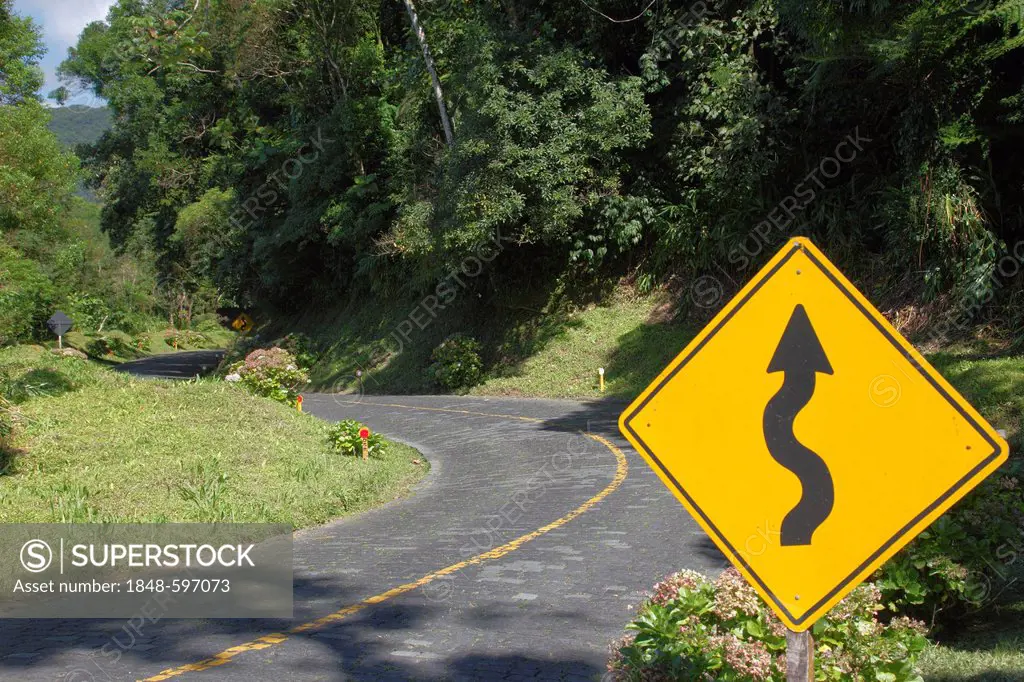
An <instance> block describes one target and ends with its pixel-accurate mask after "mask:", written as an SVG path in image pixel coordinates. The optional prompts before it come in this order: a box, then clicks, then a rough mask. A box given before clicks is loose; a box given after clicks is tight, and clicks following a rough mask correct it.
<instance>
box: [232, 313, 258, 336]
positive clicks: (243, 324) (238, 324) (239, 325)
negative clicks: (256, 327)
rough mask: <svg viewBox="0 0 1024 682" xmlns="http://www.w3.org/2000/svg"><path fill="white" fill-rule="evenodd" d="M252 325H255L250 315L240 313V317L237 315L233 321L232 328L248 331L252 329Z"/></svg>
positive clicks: (238, 330)
mask: <svg viewBox="0 0 1024 682" xmlns="http://www.w3.org/2000/svg"><path fill="white" fill-rule="evenodd" d="M252 326H253V321H252V318H251V317H249V315H248V314H247V313H240V314H239V315H238V317H236V318H235V319H234V320H233V321H232V322H231V328H232V329H234V330H235V331H237V332H247V331H249V330H250V329H252Z"/></svg>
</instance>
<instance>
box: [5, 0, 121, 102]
mask: <svg viewBox="0 0 1024 682" xmlns="http://www.w3.org/2000/svg"><path fill="white" fill-rule="evenodd" d="M115 2H116V0H14V9H15V11H16V12H18V13H19V14H22V15H26V16H31V17H32V18H33V19H35V20H36V23H38V24H39V25H40V26H41V27H42V31H43V42H44V43H45V44H46V48H47V52H46V56H45V57H43V60H42V63H41V64H40V66H42V67H43V71H44V72H45V73H46V85H45V86H44V87H43V94H46V93H47V92H49V91H50V90H52V89H53V88H55V87H57V86H58V85H59V83H58V82H57V77H56V75H55V72H56V70H57V66H58V65H59V64H60V63H61V62H62V61H64V58H65V57H66V56H67V54H68V48H69V47H72V46H73V45H74V44H75V43H77V42H78V36H79V34H81V33H82V29H84V28H85V27H86V26H88V25H89V24H90V23H92V22H94V21H99V20H101V19H105V18H106V16H107V10H109V9H110V7H111V5H113V4H114V3H115ZM85 97H86V99H82V98H76V99H75V100H74V101H76V102H78V103H94V102H93V101H92V100H93V99H94V98H92V97H90V96H85Z"/></svg>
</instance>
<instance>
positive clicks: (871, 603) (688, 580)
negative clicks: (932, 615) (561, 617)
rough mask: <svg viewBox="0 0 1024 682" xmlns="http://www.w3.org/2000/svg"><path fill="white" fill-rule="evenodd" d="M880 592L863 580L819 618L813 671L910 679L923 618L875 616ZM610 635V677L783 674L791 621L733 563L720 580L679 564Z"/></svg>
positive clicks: (826, 675) (650, 680) (892, 681)
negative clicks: (614, 638)
mask: <svg viewBox="0 0 1024 682" xmlns="http://www.w3.org/2000/svg"><path fill="white" fill-rule="evenodd" d="M880 598H881V595H880V593H879V591H878V588H876V587H875V586H874V585H871V584H864V585H861V586H860V587H858V588H857V589H856V590H854V591H853V592H852V593H851V594H850V596H848V597H847V598H846V599H844V600H843V601H841V602H840V603H839V604H838V605H836V606H835V608H833V609H832V610H831V611H830V612H829V613H828V615H827V616H825V617H824V618H822V619H821V620H820V621H818V622H817V623H815V625H814V627H813V630H812V633H813V635H814V642H815V660H814V666H815V679H817V680H856V681H865V682H866V681H868V680H871V681H875V680H886V681H887V682H913V681H919V680H920V679H921V676H920V674H919V673H918V671H917V667H916V661H917V658H918V656H919V655H920V653H921V651H922V650H923V649H924V648H925V646H927V643H928V641H927V639H926V638H925V631H926V629H925V626H924V624H923V623H921V622H919V621H915V620H911V619H909V618H906V617H901V618H897V619H895V620H893V621H892V622H891V623H889V624H888V625H883V624H882V623H880V622H879V621H878V619H877V618H876V615H875V614H876V612H877V611H879V610H881V608H882V607H881V605H880V604H879V601H880ZM627 629H629V630H632V631H633V633H631V634H629V635H627V636H626V637H624V638H623V639H622V640H620V641H619V642H617V643H615V644H614V645H613V651H612V658H611V660H610V661H609V663H608V670H609V673H610V676H611V678H612V679H615V680H622V681H626V680H629V681H633V680H636V681H640V680H643V681H644V682H654V681H660V680H665V681H666V682H667V681H669V680H724V681H738V680H754V681H763V680H771V681H773V682H775V681H778V682H782V681H784V680H785V679H786V628H785V626H784V625H783V624H782V623H781V622H780V621H779V620H778V619H777V618H776V617H775V616H774V614H772V613H771V611H769V609H768V608H767V607H766V606H765V605H764V603H763V602H762V601H761V599H760V598H759V597H758V596H757V593H756V592H754V590H753V588H751V587H750V586H749V585H748V584H747V582H746V581H745V580H744V579H743V577H742V576H741V575H740V574H739V572H737V571H736V570H735V569H733V568H730V569H728V570H726V571H725V572H723V573H722V575H721V576H719V577H718V579H717V580H709V579H707V578H705V577H704V576H703V575H701V574H699V573H696V572H694V571H681V572H679V573H676V574H674V575H671V576H668V577H667V578H666V579H665V580H664V581H662V582H660V583H658V584H657V585H655V586H654V594H653V595H651V596H650V598H649V599H648V600H647V601H646V602H644V603H643V604H642V605H641V607H640V611H639V613H638V614H637V617H636V618H635V619H634V620H633V622H631V623H630V624H629V625H628V626H627Z"/></svg>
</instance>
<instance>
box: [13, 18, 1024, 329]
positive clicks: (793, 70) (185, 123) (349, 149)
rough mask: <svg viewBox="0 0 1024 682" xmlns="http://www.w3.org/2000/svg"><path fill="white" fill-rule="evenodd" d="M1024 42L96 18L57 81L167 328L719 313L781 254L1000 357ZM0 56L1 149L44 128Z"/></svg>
mask: <svg viewBox="0 0 1024 682" xmlns="http://www.w3.org/2000/svg"><path fill="white" fill-rule="evenodd" d="M8 4H9V3H8ZM6 14H7V16H6V17H5V19H4V26H5V29H4V30H5V31H8V32H10V31H12V30H23V29H25V24H26V20H23V19H19V18H17V17H14V16H11V15H10V12H9V10H6ZM1022 16H1024V3H1022V2H1020V0H1015V1H1004V2H984V3H966V4H965V3H964V2H962V1H959V0H932V1H927V2H913V3H909V2H891V1H889V0H857V1H855V2H850V3H845V2H836V1H834V0H816V1H814V2H802V1H800V2H798V1H796V0H771V1H765V2H711V1H709V2H704V1H700V2H696V3H690V2H675V1H673V0H654V1H653V2H650V3H636V2H627V1H625V0H602V1H601V2H597V3H594V2H589V3H584V2H582V1H578V2H558V3H552V2H548V1H547V0H485V1H481V2H430V3H426V2H424V3H421V4H419V5H417V4H415V3H414V2H413V1H412V0H381V1H375V2H364V1H363V0H251V1H249V2H237V1H235V0H196V1H189V2H184V1H178V0H120V2H118V3H117V4H116V5H114V6H113V7H112V9H111V11H110V13H109V16H108V17H107V20H106V21H104V22H97V23H94V24H91V25H89V26H88V27H87V28H86V29H85V31H84V32H83V33H82V35H81V38H80V40H79V42H78V44H77V45H76V46H75V47H74V48H72V49H71V50H70V53H69V55H68V58H67V59H66V60H65V61H64V62H63V64H62V65H61V67H60V75H61V77H62V79H63V81H64V83H65V85H66V86H67V87H68V88H69V90H70V92H72V93H74V92H76V91H81V90H83V89H87V90H89V91H91V92H92V93H94V94H95V95H96V96H99V97H102V98H104V99H105V100H106V101H107V102H109V106H110V109H111V112H112V113H113V116H114V120H113V126H112V128H111V129H110V130H109V131H108V132H107V133H105V134H104V135H103V136H102V138H101V139H100V140H99V141H98V142H97V143H96V144H94V145H92V146H91V147H89V148H88V149H87V150H84V151H83V156H84V158H83V170H84V173H85V174H86V175H87V177H88V179H89V182H90V183H91V184H92V186H93V187H94V188H95V189H96V191H97V192H98V195H99V196H100V198H101V199H102V201H103V209H102V228H103V230H104V231H105V232H106V234H107V235H109V237H110V239H111V240H112V243H113V245H114V246H115V248H116V249H117V252H118V253H120V254H133V255H134V256H135V257H143V258H146V259H151V263H152V266H153V267H154V268H155V273H156V274H155V277H156V278H157V280H158V284H159V290H160V292H161V297H162V300H164V301H166V302H170V303H172V304H173V305H177V306H188V308H189V310H192V309H197V310H198V309H203V308H210V307H212V306H214V305H217V304H223V303H224V302H234V303H235V304H239V305H244V306H254V307H257V308H261V309H265V310H274V309H285V310H294V309H295V308H296V304H297V303H298V305H299V307H311V308H313V307H316V306H318V305H323V304H324V303H331V304H335V305H336V304H337V303H338V302H340V301H345V300H349V299H351V298H353V297H360V298H361V299H363V300H382V299H394V298H396V297H414V296H421V295H424V294H428V295H429V294H433V295H434V296H436V298H437V299H438V301H439V302H440V304H442V305H443V304H444V303H445V302H446V301H448V300H450V299H453V298H455V295H456V292H461V291H462V290H468V291H469V292H470V293H472V294H473V295H472V296H466V297H464V298H465V300H467V301H472V302H473V305H475V306H478V307H481V308H487V307H488V306H492V307H493V306H494V305H496V304H497V302H503V303H504V304H507V303H508V302H509V300H510V298H511V299H514V298H515V292H519V291H526V290H533V289H537V288H540V289H546V290H549V291H553V290H556V289H558V288H559V287H562V286H566V285H571V286H572V287H573V288H585V287H586V286H587V283H599V282H602V281H608V280H610V279H614V278H618V277H622V276H626V277H628V278H629V280H630V281H632V282H634V283H635V284H636V285H637V286H638V287H639V289H640V290H648V289H650V288H652V287H654V286H657V285H659V284H661V283H664V282H671V281H684V282H688V281H693V280H694V279H695V278H698V277H699V276H701V275H702V274H705V273H709V274H711V275H712V276H714V277H716V278H718V279H719V280H720V281H721V282H722V283H723V284H724V286H725V287H726V288H727V289H728V288H735V287H737V286H738V285H739V284H741V283H742V282H743V281H744V280H745V279H746V278H747V277H749V276H750V274H752V270H751V268H752V267H753V266H755V265H757V264H759V263H761V262H763V261H764V260H765V259H766V258H767V257H768V256H769V255H770V254H771V253H772V252H773V251H774V250H775V249H776V248H778V246H780V245H781V244H782V243H783V241H784V240H785V238H786V237H788V236H790V235H793V234H798V233H802V234H806V235H807V236H810V237H812V238H813V239H815V240H816V241H817V242H818V243H819V244H820V245H821V246H823V247H824V248H825V249H826V250H827V251H828V253H829V254H830V255H831V256H832V257H833V258H834V259H835V260H837V261H838V262H839V263H840V264H841V265H842V266H843V267H845V268H847V269H848V270H849V271H851V272H852V273H853V274H854V276H855V277H856V278H857V279H858V281H859V282H861V283H862V285H864V286H866V287H867V288H869V289H870V291H869V294H870V295H871V296H872V297H873V298H875V299H876V300H877V301H879V302H880V303H881V304H882V305H883V306H887V307H889V308H896V307H898V306H901V305H906V304H913V305H924V306H926V307H927V306H931V308H932V309H933V310H934V311H936V312H940V313H943V314H945V315H947V316H948V317H947V319H948V320H953V321H955V322H956V324H957V326H958V327H963V326H965V325H964V322H965V321H966V322H967V323H969V324H976V323H979V322H983V321H986V320H990V319H995V320H997V321H998V322H999V323H1000V325H1001V326H1002V327H1003V328H1005V329H1006V330H1007V331H1008V332H1010V333H1012V332H1013V331H1014V330H1016V329H1017V327H1018V326H1019V325H1020V324H1021V322H1022V320H1021V315H1020V313H1019V310H1020V306H1019V305H1016V303H1017V302H1018V301H1019V296H1020V287H1019V286H1018V279H1019V278H1018V277H1017V273H1018V271H1019V269H1020V264H1019V259H1020V258H1021V257H1022V256H1024V245H1021V244H1019V243H1018V240H1019V239H1021V238H1022V237H1024V229H1022V201H1024V196H1022V189H1024V187H1022V180H1024V177H1022V164H1021V163H1020V161H1019V159H1020V156H1019V154H1018V153H1017V150H1018V145H1019V144H1020V141H1021V132H1022V130H1024V128H1022V126H1021V123H1022V117H1024V87H1022V86H1024V83H1022V69H1021V55H1022V52H1021V49H1020V48H1021V46H1022V43H1024V34H1022V33H1021V28H1022ZM414 25H415V26H416V27H417V29H416V30H414V29H413V26H414ZM19 27H20V29H19ZM4 44H6V45H7V47H6V48H5V49H11V48H12V45H13V47H14V49H16V50H17V49H20V50H21V55H20V57H19V58H20V59H21V61H22V64H24V65H26V66H25V74H29V75H25V74H19V73H17V72H12V73H11V74H10V75H9V76H8V75H6V74H5V80H4V82H3V89H4V94H3V95H2V97H3V101H4V104H5V105H7V106H5V107H4V109H5V111H4V118H5V119H6V120H7V123H6V124H5V125H7V126H16V125H17V126H21V130H28V129H30V128H31V127H32V126H33V125H36V124H38V122H39V121H41V120H43V119H44V118H45V117H46V114H45V112H44V111H43V110H42V108H41V107H39V106H38V105H37V103H35V102H34V101H33V97H32V93H35V92H36V91H37V89H38V86H39V83H38V82H36V81H34V80H33V78H34V76H33V75H31V73H30V72H32V68H31V64H32V63H33V59H37V57H38V54H36V53H34V52H33V51H32V48H31V47H30V48H28V49H26V48H25V45H24V44H18V45H14V44H13V43H12V42H11V41H10V40H6V41H5V42H4ZM15 112H17V113H15ZM4 138H5V139H7V140H10V139H11V137H10V136H9V135H6V134H5V136H4ZM8 144H10V143H8ZM40 144H42V142H40ZM46 144H51V142H47V143H46ZM17 146H18V148H19V149H22V150H24V149H25V146H24V144H23V143H22V142H20V141H19V144H18V145H17ZM5 153H10V152H5ZM32 153H34V154H40V155H43V154H41V152H40V150H35V151H33V152H32ZM45 157H46V159H47V162H48V163H50V164H57V163H58V160H60V161H59V165H60V169H59V172H60V173H61V175H60V177H59V179H58V180H57V181H53V182H50V181H46V182H43V181H42V180H40V179H39V178H36V179H34V180H33V181H32V182H33V184H32V188H34V190H35V191H30V190H29V188H28V187H27V186H26V187H25V188H23V191H22V193H21V195H19V196H21V197H24V198H23V199H22V201H25V202H28V203H31V204H32V206H34V209H33V208H26V209H19V208H17V206H18V200H17V199H18V197H15V199H16V200H15V201H14V202H13V203H12V202H5V206H4V209H3V210H4V211H5V213H6V215H7V219H6V221H5V225H4V231H5V235H6V236H7V239H6V243H7V246H5V248H8V249H11V248H18V249H19V250H20V251H19V252H20V253H21V254H22V255H24V256H26V257H28V258H29V259H32V258H35V259H36V260H39V258H38V256H39V254H37V253H33V252H32V248H31V246H30V245H27V244H25V243H23V242H24V240H25V235H28V234H39V233H40V232H41V231H45V229H48V228H47V227H46V225H47V224H49V223H52V222H53V215H54V213H55V212H57V211H59V210H60V207H61V206H62V205H63V203H64V198H63V197H64V195H63V194H61V195H60V196H55V195H54V192H56V191H57V190H56V189H55V188H57V187H60V188H66V187H67V186H69V185H70V184H71V179H70V178H71V172H72V171H71V166H72V165H74V161H73V159H71V157H68V156H66V155H61V153H59V152H57V151H55V150H54V151H53V153H46V154H45ZM65 166H66V168H65ZM54 172H57V169H54ZM8 184H9V183H5V190H4V191H5V192H11V191H13V189H12V188H9V187H8ZM60 191H61V192H63V189H61V190H60ZM42 196H47V197H48V199H46V200H41V199H40V197H42ZM27 197H31V200H29V199H28V198H27ZM26 221H34V223H37V224H38V226H37V227H30V226H29V225H28V222H26ZM18 235H21V237H19V236H18ZM19 240H20V241H19ZM480 253H486V255H487V257H486V258H480V257H479V255H478V254H480ZM44 260H45V259H44ZM477 265H479V266H480V267H479V269H478V268H477ZM947 326H948V325H947Z"/></svg>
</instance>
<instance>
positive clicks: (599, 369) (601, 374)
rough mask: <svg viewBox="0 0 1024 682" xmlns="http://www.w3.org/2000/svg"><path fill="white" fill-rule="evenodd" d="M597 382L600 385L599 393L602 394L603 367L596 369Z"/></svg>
mask: <svg viewBox="0 0 1024 682" xmlns="http://www.w3.org/2000/svg"><path fill="white" fill-rule="evenodd" d="M597 377H598V382H599V383H600V384H601V393H604V367H598V368H597Z"/></svg>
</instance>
